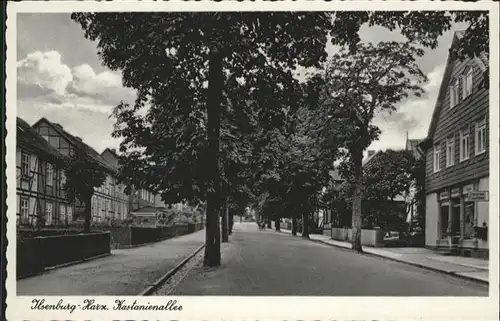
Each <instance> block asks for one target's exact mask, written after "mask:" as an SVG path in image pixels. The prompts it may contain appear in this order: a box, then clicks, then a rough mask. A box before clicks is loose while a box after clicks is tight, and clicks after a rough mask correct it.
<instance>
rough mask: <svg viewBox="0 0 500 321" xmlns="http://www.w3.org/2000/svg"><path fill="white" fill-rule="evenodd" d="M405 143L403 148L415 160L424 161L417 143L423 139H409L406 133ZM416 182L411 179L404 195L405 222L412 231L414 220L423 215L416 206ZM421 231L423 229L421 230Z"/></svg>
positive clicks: (422, 153) (422, 152)
mask: <svg viewBox="0 0 500 321" xmlns="http://www.w3.org/2000/svg"><path fill="white" fill-rule="evenodd" d="M406 136H407V137H406V145H405V150H407V151H408V152H411V153H412V155H413V156H414V157H415V161H417V162H419V161H421V160H424V161H425V155H424V151H422V149H421V148H420V147H419V145H420V144H421V143H422V142H423V141H424V140H423V139H409V138H408V134H407V135H406ZM417 184H418V182H417V180H416V179H414V180H413V182H412V185H411V187H410V191H409V193H408V194H407V195H404V197H405V202H406V212H407V213H408V214H407V218H406V222H408V223H409V224H410V229H411V230H412V231H413V227H414V225H415V223H416V222H415V220H416V219H417V217H418V215H420V214H421V215H425V214H424V213H419V212H418V210H419V208H418V207H419V206H418V200H417V189H418V186H417ZM422 232H423V231H422Z"/></svg>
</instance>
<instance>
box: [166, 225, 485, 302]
mask: <svg viewBox="0 0 500 321" xmlns="http://www.w3.org/2000/svg"><path fill="white" fill-rule="evenodd" d="M222 260H223V266H222V267H221V268H218V269H211V270H205V269H203V268H202V267H197V268H195V269H193V270H192V271H191V273H190V274H189V275H188V277H186V278H185V279H184V280H183V281H182V282H181V283H180V284H179V286H178V287H177V289H176V291H175V292H174V294H176V295H319V296H322V295H325V296H326V295H328V296H487V295H488V287H487V286H485V285H482V284H477V283H475V282H472V281H466V280H462V279H459V278H456V277H453V276H448V275H444V274H441V273H437V272H432V271H428V270H424V269H420V268H417V267H413V266H409V265H406V264H403V263H398V262H394V261H390V260H386V259H383V258H378V257H373V256H368V255H360V254H356V253H354V252H351V251H350V250H346V249H339V248H333V247H330V246H328V245H323V244H318V243H315V242H310V241H305V240H302V239H301V238H299V237H293V236H291V235H287V234H282V233H277V232H274V231H271V230H266V231H259V230H258V229H257V227H256V225H255V223H243V224H238V223H235V226H234V233H233V235H232V236H231V239H230V243H229V244H225V245H224V248H223V256H222Z"/></svg>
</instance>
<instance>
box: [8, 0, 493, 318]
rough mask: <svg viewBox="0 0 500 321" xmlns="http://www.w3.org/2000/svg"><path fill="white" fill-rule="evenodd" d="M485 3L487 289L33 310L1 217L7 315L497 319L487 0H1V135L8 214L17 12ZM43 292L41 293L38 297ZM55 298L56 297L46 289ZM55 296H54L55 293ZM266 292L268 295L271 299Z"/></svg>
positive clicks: (481, 6) (463, 6)
mask: <svg viewBox="0 0 500 321" xmlns="http://www.w3.org/2000/svg"><path fill="white" fill-rule="evenodd" d="M468 9H469V10H489V11H490V42H491V46H490V48H491V49H490V66H491V68H490V89H491V90H490V106H491V108H490V195H491V197H490V206H489V208H490V220H489V222H490V224H489V229H490V232H489V246H490V266H489V268H490V296H489V297H488V298H471V297H449V298H443V297H401V298H395V297H355V298H354V297H353V298H349V297H177V298H172V297H170V298H162V297H112V296H100V297H95V299H96V300H97V301H99V302H102V303H107V304H108V305H112V304H111V303H112V302H114V300H116V299H119V298H123V299H128V300H130V299H132V298H136V299H137V300H138V301H139V300H140V301H141V302H143V303H146V302H151V303H153V302H154V303H157V304H160V303H163V304H164V303H165V302H166V301H168V300H169V299H177V301H178V302H179V303H181V304H182V305H183V307H184V310H183V311H182V312H141V311H137V312H134V311H127V312H117V311H106V312H103V311H100V312H83V311H75V312H74V313H73V314H69V313H67V312H61V311H32V310H30V309H29V306H30V304H31V299H32V298H31V297H17V296H16V295H15V293H16V280H15V277H14V276H15V273H16V268H15V257H16V252H15V240H16V236H15V229H16V223H15V222H16V220H15V219H10V220H9V221H8V222H7V237H8V240H9V241H10V243H9V245H8V247H7V258H8V265H7V281H6V286H7V311H6V317H7V320H23V319H24V320H32V319H37V320H41V319H43V320H49V319H66V320H68V319H71V320H83V319H87V320H89V319H90V320H93V319H99V320H108V319H109V320H113V319H125V318H126V319H128V320H134V319H137V320H146V319H170V320H172V319H176V320H185V319H193V320H194V319H197V320H200V319H201V320H216V319H218V320H221V319H226V320H236V319H254V320H257V319H266V320H267V319H277V320H284V319H287V320H299V319H309V320H310V319H315V320H326V319H329V320H332V319H336V320H342V319H351V320H352V319H371V320H373V319H391V320H415V319H417V318H418V319H426V320H427V319H428V320H496V319H497V318H498V303H499V287H498V284H499V279H498V245H499V235H498V225H499V217H498V213H499V207H498V196H499V193H498V184H499V182H498V175H499V169H498V166H495V165H498V164H499V149H498V147H499V142H500V141H499V113H498V106H499V94H498V90H497V88H498V83H499V81H498V61H499V54H498V39H499V28H498V21H499V12H498V5H497V4H495V3H493V2H479V3H469V2H468V3H461V2H451V1H446V2H431V1H416V2H407V1H405V2H401V1H387V2H385V1H370V2H365V1H350V2H345V1H342V2H322V1H295V2H288V1H277V2H262V1H255V2H231V5H228V2H225V3H219V2H208V1H202V2H193V1H190V2H184V1H170V2H152V1H141V2H139V1H114V2H93V1H49V2H48V1H23V2H8V3H7V30H6V42H7V60H6V73H7V78H6V95H7V96H6V101H7V104H6V106H7V111H6V113H7V118H6V127H7V129H8V133H7V138H6V147H7V152H6V161H7V183H8V190H7V195H8V199H7V204H8V213H7V215H8V216H9V217H11V218H13V217H15V213H14V211H15V210H14V209H15V208H16V201H15V200H16V198H15V197H14V195H16V187H15V186H16V181H15V167H14V166H13V164H15V163H16V160H15V141H16V137H15V135H16V134H15V133H16V130H15V128H16V109H15V108H14V106H15V105H16V97H17V94H16V78H17V77H16V58H15V57H16V45H17V40H16V37H17V34H16V13H19V12H72V11H236V10H237V11H273V10H280V11H294V10H308V11H322V10H331V11H333V10H398V11H399V10H468ZM36 298H43V297H36ZM45 298H46V299H50V301H54V299H55V298H56V297H45ZM57 298H59V297H57ZM61 298H63V299H64V301H65V302H73V303H80V302H81V301H82V300H83V299H86V298H88V297H61ZM271 300H272V302H271Z"/></svg>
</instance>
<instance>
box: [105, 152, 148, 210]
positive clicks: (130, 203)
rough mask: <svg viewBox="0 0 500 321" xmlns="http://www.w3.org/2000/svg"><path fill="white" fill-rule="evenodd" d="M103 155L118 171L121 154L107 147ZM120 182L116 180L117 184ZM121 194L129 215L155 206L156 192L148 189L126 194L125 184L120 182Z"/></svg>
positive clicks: (133, 190) (135, 190)
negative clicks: (124, 192)
mask: <svg viewBox="0 0 500 321" xmlns="http://www.w3.org/2000/svg"><path fill="white" fill-rule="evenodd" d="M101 157H102V158H104V159H105V160H106V161H107V162H108V163H110V164H111V165H112V166H113V167H114V168H116V170H117V171H118V169H119V167H120V164H119V163H118V161H119V156H118V154H117V153H116V151H115V150H114V149H110V148H106V149H105V150H104V151H103V152H102V154H101ZM117 183H118V182H117V181H115V184H117ZM119 190H120V192H119V195H117V197H119V198H120V200H122V202H126V204H127V210H128V211H127V212H126V213H127V217H128V215H129V214H130V212H132V211H136V210H138V209H140V208H143V207H154V206H155V205H156V203H155V194H154V193H153V192H151V191H149V190H147V189H132V191H131V192H130V193H129V194H128V195H124V194H123V191H124V190H125V185H123V184H119Z"/></svg>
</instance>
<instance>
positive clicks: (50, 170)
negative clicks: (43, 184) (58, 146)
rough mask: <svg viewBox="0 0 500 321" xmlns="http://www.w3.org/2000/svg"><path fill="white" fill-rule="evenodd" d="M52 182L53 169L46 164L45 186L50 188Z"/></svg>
mask: <svg viewBox="0 0 500 321" xmlns="http://www.w3.org/2000/svg"><path fill="white" fill-rule="evenodd" d="M53 181H54V168H53V167H52V164H49V163H47V185H49V186H52V182H53Z"/></svg>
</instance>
